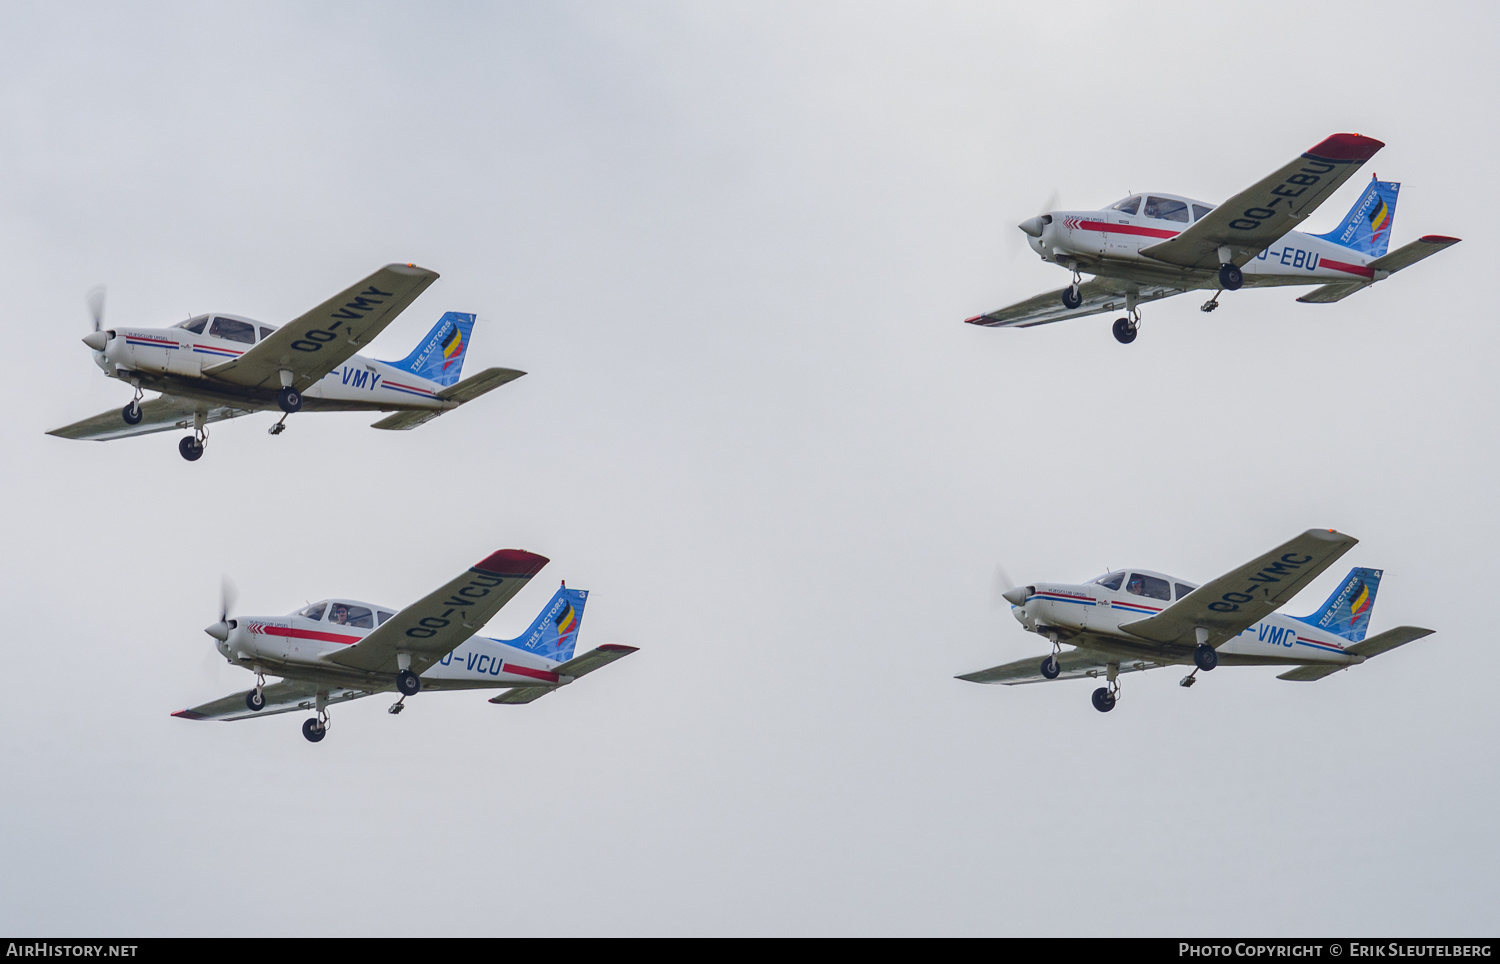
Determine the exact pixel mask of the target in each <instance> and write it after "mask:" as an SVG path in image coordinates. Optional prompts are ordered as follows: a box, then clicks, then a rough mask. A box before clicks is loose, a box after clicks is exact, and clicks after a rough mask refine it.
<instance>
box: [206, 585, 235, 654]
mask: <svg viewBox="0 0 1500 964" xmlns="http://www.w3.org/2000/svg"><path fill="white" fill-rule="evenodd" d="M237 595H238V594H237V593H236V592H235V589H234V583H233V582H231V581H230V580H229V577H228V576H225V577H224V579H223V581H222V582H221V583H220V584H219V621H218V622H216V623H214V624H213V625H212V626H209V627H208V628H206V629H204V630H203V631H204V632H205V633H208V635H210V636H212V637H213V638H214V639H217V640H219V641H220V642H224V641H226V640H228V639H229V633H230V632H231V631H232V630H233V629H234V628H235V626H237V625H239V620H237V619H230V618H229V611H230V610H231V609H233V608H234V601H235V597H236V596H237Z"/></svg>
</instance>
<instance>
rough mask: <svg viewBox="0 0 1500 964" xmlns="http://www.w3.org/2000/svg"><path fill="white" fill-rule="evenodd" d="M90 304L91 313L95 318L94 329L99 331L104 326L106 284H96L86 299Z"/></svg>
mask: <svg viewBox="0 0 1500 964" xmlns="http://www.w3.org/2000/svg"><path fill="white" fill-rule="evenodd" d="M85 301H87V302H88V306H89V315H91V316H92V317H93V319H94V330H95V331H98V330H99V329H101V328H103V327H104V286H103V285H97V286H95V287H94V288H93V289H92V290H91V291H90V292H89V294H88V297H87V298H86V299H85Z"/></svg>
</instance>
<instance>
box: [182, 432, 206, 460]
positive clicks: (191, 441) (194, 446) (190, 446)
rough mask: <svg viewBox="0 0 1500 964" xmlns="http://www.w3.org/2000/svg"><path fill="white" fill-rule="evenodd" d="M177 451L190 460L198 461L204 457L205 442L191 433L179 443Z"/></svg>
mask: <svg viewBox="0 0 1500 964" xmlns="http://www.w3.org/2000/svg"><path fill="white" fill-rule="evenodd" d="M177 451H179V452H181V453H182V457H183V458H185V459H187V460H188V461H189V462H196V461H198V460H199V459H201V458H203V443H202V442H200V441H198V440H197V439H195V438H193V437H192V436H191V435H189V436H187V437H186V438H184V439H183V440H182V441H180V442H178V443H177Z"/></svg>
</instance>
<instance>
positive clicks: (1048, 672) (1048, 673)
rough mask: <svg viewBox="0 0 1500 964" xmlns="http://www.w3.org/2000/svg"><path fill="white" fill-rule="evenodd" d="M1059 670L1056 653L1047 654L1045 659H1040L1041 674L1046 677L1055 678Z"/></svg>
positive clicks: (1060, 670) (1060, 668)
mask: <svg viewBox="0 0 1500 964" xmlns="http://www.w3.org/2000/svg"><path fill="white" fill-rule="evenodd" d="M1061 672H1062V667H1061V666H1059V665H1057V654H1056V653H1053V654H1052V655H1051V656H1048V657H1047V658H1046V659H1044V660H1042V675H1043V676H1045V677H1047V678H1048V679H1057V676H1058V674H1059V673H1061Z"/></svg>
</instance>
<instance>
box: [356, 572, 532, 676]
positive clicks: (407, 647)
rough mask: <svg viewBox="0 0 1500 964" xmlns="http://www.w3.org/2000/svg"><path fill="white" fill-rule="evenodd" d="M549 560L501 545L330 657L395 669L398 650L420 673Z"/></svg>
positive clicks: (484, 620) (476, 628) (361, 666)
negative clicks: (408, 656)
mask: <svg viewBox="0 0 1500 964" xmlns="http://www.w3.org/2000/svg"><path fill="white" fill-rule="evenodd" d="M547 562H548V559H547V557H546V556H539V555H537V554H536V553H534V552H527V551H526V550H524V549H501V550H500V551H498V552H494V553H491V554H490V555H489V556H487V557H486V558H485V559H483V560H482V561H480V562H478V563H476V564H475V565H473V566H471V567H470V568H469V570H468V571H467V572H465V573H464V574H463V575H461V576H459V577H458V578H457V579H453V580H451V581H449V582H448V583H447V584H446V585H444V586H443V587H442V588H440V589H438V590H436V591H435V592H430V593H428V594H427V595H426V596H423V597H422V598H421V599H419V600H417V601H416V602H414V603H412V604H411V605H410V606H407V607H406V608H405V609H402V610H401V611H400V612H398V613H396V615H394V616H392V617H391V618H390V619H387V620H386V621H385V622H384V623H382V624H381V625H380V626H379V627H378V628H377V629H376V630H375V631H374V632H373V633H371V634H370V635H368V636H366V637H365V638H364V639H362V640H360V641H359V642H357V643H355V644H354V645H353V646H350V647H349V648H348V649H344V650H341V651H339V652H337V653H334V654H333V655H332V656H330V657H328V658H329V659H330V660H331V661H333V662H335V663H338V664H340V665H341V666H349V667H352V668H354V669H362V670H367V671H370V672H378V673H395V672H396V670H397V661H396V655H397V653H406V654H409V655H410V656H411V657H412V661H411V668H412V672H414V673H421V671H422V670H423V669H426V668H427V667H428V666H431V665H432V664H433V663H434V662H436V661H437V660H439V659H441V658H442V657H443V656H444V655H445V654H447V653H450V652H452V651H453V650H454V649H455V648H456V647H457V646H458V645H459V644H460V643H462V642H463V641H464V640H466V639H468V638H469V637H470V636H473V635H474V634H475V633H476V632H478V631H479V629H480V627H482V626H483V625H484V624H485V623H487V622H489V621H490V620H491V619H492V618H494V615H495V614H496V613H498V612H499V611H500V608H501V607H502V606H504V605H505V604H506V603H508V602H510V601H511V599H512V598H514V597H515V595H516V593H518V592H520V591H521V587H523V586H525V585H526V584H527V583H528V582H530V581H531V577H532V576H535V575H536V574H537V573H538V572H540V571H541V569H542V567H543V566H545V565H546V564H547Z"/></svg>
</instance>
